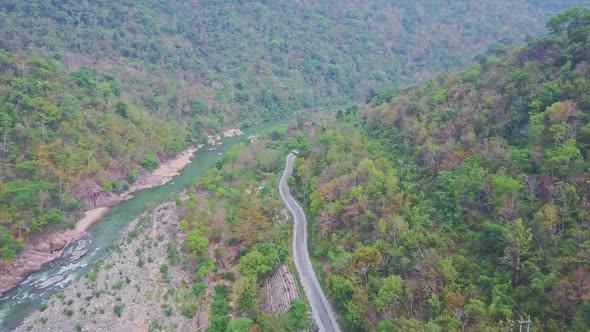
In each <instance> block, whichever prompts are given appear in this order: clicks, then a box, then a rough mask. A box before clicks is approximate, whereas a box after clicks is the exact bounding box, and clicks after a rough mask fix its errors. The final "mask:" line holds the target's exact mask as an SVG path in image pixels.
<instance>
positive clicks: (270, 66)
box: [0, 0, 580, 122]
mask: <svg viewBox="0 0 590 332" xmlns="http://www.w3.org/2000/svg"><path fill="white" fill-rule="evenodd" d="M569 2H572V3H575V2H577V3H580V1H569ZM563 4H566V2H563ZM563 4H561V2H560V3H558V4H555V2H553V1H551V2H550V1H536V2H532V3H530V2H526V1H507V0H502V1H495V2H493V3H488V2H477V1H461V2H449V1H447V0H436V1H429V2H428V3H427V4H416V3H415V2H414V1H407V0H404V1H396V2H395V4H391V3H390V2H388V1H384V0H372V1H347V2H345V3H343V2H338V1H320V2H317V1H316V2H307V1H261V2H247V1H225V0H218V1H186V0H174V1H165V2H163V1H156V0H141V1H126V0H115V1H108V2H102V1H91V2H79V1H71V0H68V1H51V0H40V1H34V2H22V1H16V0H8V1H3V2H2V4H0V8H1V9H2V10H0V24H1V25H2V27H3V28H2V29H0V40H1V41H3V42H2V43H1V44H0V47H2V48H6V49H8V50H11V51H13V52H28V53H29V52H30V53H33V54H37V55H43V56H45V57H55V58H56V59H59V60H60V61H63V63H64V64H65V67H66V68H68V69H70V70H75V69H77V68H80V67H81V66H87V67H92V68H96V69H100V70H102V71H105V72H109V73H112V74H115V75H116V76H117V77H118V78H119V79H120V80H121V81H122V82H123V83H124V93H125V94H124V96H126V98H128V99H129V101H134V102H136V103H140V102H141V103H142V104H143V105H145V106H146V107H148V108H149V109H151V110H152V111H167V112H171V113H174V114H184V115H190V116H194V115H198V116H200V117H202V118H207V119H208V121H213V122H219V121H221V122H223V120H224V119H227V118H231V119H234V120H235V119H240V120H242V121H252V120H256V119H260V118H261V117H262V118H268V117H271V116H277V115H278V114H281V113H284V112H286V111H289V110H294V109H301V108H315V107H325V106H330V105H342V104H344V103H346V102H347V101H350V100H359V99H361V98H364V97H365V96H366V94H367V92H369V91H371V90H372V89H377V88H382V87H388V86H390V85H392V84H393V83H395V82H404V83H407V82H415V81H416V80H420V79H423V78H427V77H429V76H431V75H432V74H433V73H439V72H441V71H442V70H445V69H448V68H455V67H457V66H459V65H460V64H463V63H465V62H467V61H471V60H472V59H473V57H474V56H475V55H477V54H480V53H486V52H487V50H488V49H489V48H492V49H495V48H497V47H499V46H498V45H500V44H513V43H518V42H521V41H523V40H524V39H525V38H526V37H529V36H534V35H538V34H540V33H542V32H543V25H544V22H545V19H546V18H547V16H548V15H549V14H551V13H553V12H554V11H555V10H558V9H560V8H563V6H564V5H563Z"/></svg>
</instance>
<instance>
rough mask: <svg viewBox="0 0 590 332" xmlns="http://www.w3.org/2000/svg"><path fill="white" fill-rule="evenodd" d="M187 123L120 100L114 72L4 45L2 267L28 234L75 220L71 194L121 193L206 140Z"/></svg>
mask: <svg viewBox="0 0 590 332" xmlns="http://www.w3.org/2000/svg"><path fill="white" fill-rule="evenodd" d="M189 123H190V121H189ZM186 127H187V126H179V125H178V124H174V125H173V124H172V123H171V122H169V121H163V120H161V119H158V118H156V117H154V116H153V115H152V114H151V113H150V112H148V111H146V110H145V109H142V108H141V107H137V106H136V105H133V104H127V103H126V102H124V101H122V99H121V82H119V81H118V80H117V79H115V78H113V77H112V76H109V75H106V76H105V75H101V74H99V73H97V72H94V71H92V70H88V69H84V70H78V71H74V72H71V73H66V72H65V71H64V70H63V68H62V67H61V66H60V64H59V63H58V62H56V61H52V60H47V59H39V58H30V59H29V58H23V57H19V56H16V55H14V54H10V53H7V52H4V51H0V266H1V265H2V263H4V262H5V261H10V260H11V259H12V258H14V254H15V252H17V251H18V250H20V249H21V248H22V245H23V243H24V241H25V240H26V239H27V238H28V236H30V235H31V234H34V233H36V232H38V231H40V230H43V229H46V228H48V227H63V226H64V225H68V224H71V222H72V221H74V220H76V217H78V216H79V213H80V204H81V202H80V201H78V200H75V199H74V197H78V198H79V197H80V196H82V195H83V194H85V193H86V192H100V191H106V192H112V191H114V192H120V191H123V190H125V189H127V186H128V184H129V183H133V181H134V179H135V177H136V176H137V174H138V172H139V170H140V168H141V167H144V168H146V169H148V170H151V169H152V168H155V167H156V166H157V163H158V159H157V156H163V155H166V154H168V155H171V154H174V153H178V152H179V151H182V150H183V149H184V148H185V147H186V145H187V144H188V143H190V140H193V143H194V142H195V141H196V140H199V139H202V138H201V137H200V136H199V137H195V135H198V133H194V134H190V135H187V134H185V132H186V131H185V130H184V128H186Z"/></svg>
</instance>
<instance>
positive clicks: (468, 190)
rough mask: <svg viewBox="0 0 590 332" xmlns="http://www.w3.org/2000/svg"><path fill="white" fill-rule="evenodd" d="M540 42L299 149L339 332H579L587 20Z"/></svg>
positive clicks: (316, 247) (556, 24) (589, 268)
mask: <svg viewBox="0 0 590 332" xmlns="http://www.w3.org/2000/svg"><path fill="white" fill-rule="evenodd" d="M548 27H549V30H550V32H551V33H550V35H549V36H548V37H546V38H543V39H541V40H537V41H534V42H531V43H529V44H527V45H526V46H525V47H523V48H520V49H518V50H515V51H511V52H508V53H504V54H499V55H497V56H491V57H488V58H486V59H481V61H480V63H477V64H474V65H472V66H471V67H469V69H467V70H463V71H460V72H458V73H454V74H449V75H445V76H443V77H441V78H439V79H436V80H431V81H428V82H427V83H426V84H425V85H424V86H422V87H418V88H413V89H410V90H408V91H405V92H403V93H402V94H401V95H399V96H397V97H395V98H393V100H391V101H383V100H382V98H375V99H374V100H373V101H372V105H371V106H369V107H366V108H364V109H362V110H360V111H359V112H358V115H359V117H360V119H361V123H360V124H359V123H356V122H355V121H357V119H358V118H357V117H356V114H355V112H354V110H355V109H354V108H349V109H347V110H346V111H343V112H339V114H338V118H339V119H341V121H343V122H344V120H346V122H352V123H356V125H357V126H356V127H355V126H352V125H350V124H342V125H341V126H336V128H335V129H330V130H327V131H325V132H324V133H322V134H321V135H319V137H314V135H311V134H310V135H308V136H309V137H311V142H312V144H311V148H310V149H309V150H308V151H306V152H305V153H304V154H302V157H301V158H298V159H300V160H299V162H298V165H297V168H296V180H297V184H298V188H299V191H300V192H301V193H302V194H301V195H300V197H303V198H306V197H307V198H309V200H308V206H309V213H310V217H311V218H313V220H314V221H313V225H314V231H313V233H312V234H313V235H314V237H313V239H314V241H313V252H314V254H315V256H316V257H317V259H318V260H319V261H320V262H321V267H322V268H321V269H320V270H321V271H322V272H323V273H325V278H324V280H325V285H326V288H327V290H328V294H329V296H330V298H331V299H332V301H333V303H334V304H335V306H336V307H337V309H338V311H339V313H340V317H341V322H342V323H343V325H345V326H347V327H349V328H350V330H367V331H370V330H375V329H377V330H379V331H397V330H399V331H459V330H466V331H513V330H514V328H516V329H517V330H518V327H519V325H518V324H517V323H516V321H517V320H518V319H520V317H521V315H522V316H523V317H525V319H526V317H528V315H530V317H531V320H532V329H531V330H535V331H588V330H589V328H590V284H589V283H588V281H589V280H590V219H589V218H590V214H589V211H590V210H589V200H590V186H589V183H590V174H589V171H588V170H589V167H590V163H589V157H590V156H589V153H590V11H589V10H586V9H581V8H577V9H572V10H569V11H567V12H565V13H563V14H560V15H558V16H555V17H553V18H552V19H551V20H550V21H549V24H548ZM523 327H524V328H526V326H523Z"/></svg>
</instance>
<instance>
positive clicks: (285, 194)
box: [279, 153, 340, 332]
mask: <svg viewBox="0 0 590 332" xmlns="http://www.w3.org/2000/svg"><path fill="white" fill-rule="evenodd" d="M295 157H296V156H295V154H293V153H290V154H289V155H288V156H287V164H286V165H285V171H284V172H283V176H282V177H281V181H280V182H279V192H280V193H281V197H282V198H283V201H285V204H287V207H289V210H291V213H292V214H293V223H294V225H295V226H294V227H295V230H294V236H293V254H294V258H295V266H296V267H297V272H298V273H299V279H300V280H301V284H303V289H304V290H305V294H306V295H307V299H308V300H309V304H310V305H311V310H312V312H313V317H314V319H315V321H316V324H317V326H318V327H319V329H320V331H327V332H329V331H340V328H339V327H338V323H337V322H336V318H335V317H334V312H333V311H332V308H331V307H330V303H329V302H328V299H327V298H326V295H324V292H323V291H322V288H321V287H320V284H319V283H318V279H317V277H316V275H315V272H314V271H313V267H312V265H311V259H310V258H309V252H308V251H307V226H306V225H307V223H306V220H305V214H304V213H303V209H302V208H301V206H299V203H297V201H296V200H295V199H294V198H293V196H291V192H290V191H289V186H288V184H287V179H288V178H289V176H290V175H291V172H292V171H293V161H294V160H295Z"/></svg>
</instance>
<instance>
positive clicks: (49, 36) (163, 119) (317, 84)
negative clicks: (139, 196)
mask: <svg viewBox="0 0 590 332" xmlns="http://www.w3.org/2000/svg"><path fill="white" fill-rule="evenodd" d="M574 2H575V1H574ZM566 5H568V3H565V2H564V3H560V4H555V3H553V2H547V1H535V2H530V3H529V2H513V1H500V2H497V3H494V4H487V3H478V2H457V3H453V4H451V5H449V3H448V1H443V0H437V1H431V2H430V3H429V4H428V5H426V4H424V5H421V4H415V3H414V2H412V1H401V2H398V3H396V4H395V5H392V4H390V3H388V2H386V1H382V0H379V1H377V0H375V1H370V2H363V1H352V2H346V3H337V4H336V3H334V2H332V1H322V2H314V3H308V2H292V1H279V2H276V1H273V2H266V1H263V2H258V3H252V2H234V1H202V2H195V1H180V0H177V1H167V2H162V1H155V0H142V1H127V0H116V1H108V2H105V1H91V2H79V1H50V0H36V1H27V2H23V1H14V0H7V1H2V2H1V3H0V25H1V26H2V29H0V50H2V51H1V52H0V107H1V114H0V125H1V128H0V131H1V138H2V139H1V142H0V143H1V145H0V152H1V153H2V155H1V157H2V161H1V168H0V180H1V183H0V248H2V249H1V250H2V254H1V255H0V258H1V260H2V264H0V265H3V263H5V262H7V261H10V260H12V259H13V258H14V255H15V253H16V252H18V251H19V250H20V249H21V248H22V247H23V244H24V243H25V242H26V239H27V238H28V236H29V235H31V234H35V233H37V232H39V231H40V230H43V229H46V228H48V227H54V226H58V225H62V226H63V225H68V224H71V222H72V221H74V220H75V219H76V217H78V216H79V214H80V212H81V211H80V206H81V203H82V202H81V201H80V200H79V198H80V197H81V196H83V193H84V192H93V193H96V192H100V191H102V192H113V191H114V192H120V191H124V190H125V189H126V188H127V186H129V185H130V184H132V183H133V181H134V180H135V178H136V177H137V175H138V173H140V172H142V171H143V170H148V171H150V170H152V169H154V168H155V167H156V166H157V163H158V160H159V159H161V157H165V156H168V155H171V154H173V153H177V152H178V151H181V150H182V149H183V148H185V147H186V146H188V145H192V144H195V143H198V142H201V141H203V139H204V137H205V134H206V133H212V132H214V131H219V130H220V129H222V128H223V127H224V126H227V125H229V124H237V123H239V124H242V125H248V124H251V123H253V122H257V121H260V120H263V119H269V118H271V117H277V116H282V115H284V114H286V113H287V112H289V111H293V110H296V109H314V108H322V107H331V106H333V105H341V104H344V103H347V102H348V101H351V100H358V99H362V98H365V96H367V95H369V96H373V95H376V96H377V97H376V98H378V99H388V98H389V96H392V95H393V94H395V93H396V91H397V85H398V83H408V82H414V81H416V80H422V79H424V78H426V77H428V76H429V75H432V74H433V73H438V72H441V71H443V70H445V69H448V68H454V67H457V66H458V65H460V64H462V63H465V62H467V61H470V60H472V59H473V58H474V55H475V54H488V53H496V52H499V51H501V50H502V49H503V47H504V46H503V45H506V44H508V45H509V44H514V43H517V42H520V41H522V40H524V39H526V38H527V37H528V36H530V35H535V34H540V33H541V31H542V30H543V24H542V22H543V21H544V19H545V18H546V17H547V16H548V15H549V14H550V13H553V12H555V11H558V10H560V9H562V8H563V7H565V6H566ZM457 16H461V17H462V20H456V17H457ZM508 32H509V33H508ZM383 87H385V88H386V89H384V90H378V89H379V88H383ZM375 91H380V92H379V93H376V92H375Z"/></svg>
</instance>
